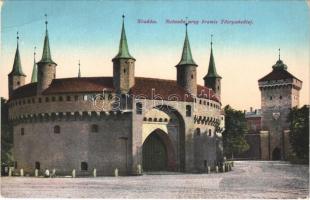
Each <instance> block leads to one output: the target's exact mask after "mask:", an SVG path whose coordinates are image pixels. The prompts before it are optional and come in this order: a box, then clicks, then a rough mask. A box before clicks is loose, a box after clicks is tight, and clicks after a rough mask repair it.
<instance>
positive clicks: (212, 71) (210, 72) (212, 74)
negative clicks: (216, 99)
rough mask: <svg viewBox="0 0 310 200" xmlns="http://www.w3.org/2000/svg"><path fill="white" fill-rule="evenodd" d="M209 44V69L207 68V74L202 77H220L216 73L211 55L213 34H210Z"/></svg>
mask: <svg viewBox="0 0 310 200" xmlns="http://www.w3.org/2000/svg"><path fill="white" fill-rule="evenodd" d="M210 44H211V53H210V60H209V69H208V74H207V75H206V76H205V77H204V78H208V77H215V78H221V76H220V75H218V74H217V72H216V67H215V61H214V57H213V35H212V34H211V43H210Z"/></svg>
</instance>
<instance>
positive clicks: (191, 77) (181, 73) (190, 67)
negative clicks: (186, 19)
mask: <svg viewBox="0 0 310 200" xmlns="http://www.w3.org/2000/svg"><path fill="white" fill-rule="evenodd" d="M187 26H188V23H186V24H185V27H186V30H185V40H184V45H183V52H182V57H181V60H180V62H179V63H178V64H177V65H176V68H177V83H178V85H180V86H181V87H183V88H184V89H185V90H186V91H188V92H189V93H191V94H192V95H194V96H196V95H197V72H196V67H197V66H198V65H197V64H196V63H195V61H194V60H193V57H192V52H191V47H190V44H189V40H188V34H187Z"/></svg>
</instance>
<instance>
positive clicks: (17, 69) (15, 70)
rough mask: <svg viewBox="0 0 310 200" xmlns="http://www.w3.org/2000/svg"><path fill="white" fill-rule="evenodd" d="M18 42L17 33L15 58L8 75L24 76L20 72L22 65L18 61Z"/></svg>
mask: <svg viewBox="0 0 310 200" xmlns="http://www.w3.org/2000/svg"><path fill="white" fill-rule="evenodd" d="M18 40H19V36H18V33H17V47H16V52H15V57H14V63H13V69H12V71H11V72H10V73H9V75H14V76H26V74H25V73H24V72H23V70H22V64H21V61H20V54H19V44H18Z"/></svg>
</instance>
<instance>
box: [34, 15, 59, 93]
mask: <svg viewBox="0 0 310 200" xmlns="http://www.w3.org/2000/svg"><path fill="white" fill-rule="evenodd" d="M45 16H46V15H45ZM45 25H46V31H45V38H44V46H43V53H42V58H41V60H40V61H39V62H38V63H37V64H38V86H37V92H38V94H40V93H42V91H43V90H45V89H46V88H48V87H49V85H50V84H51V82H52V80H53V79H55V78H56V66H57V64H56V63H55V62H54V61H53V60H52V56H51V50H50V45H49V38H48V31H47V20H46V21H45Z"/></svg>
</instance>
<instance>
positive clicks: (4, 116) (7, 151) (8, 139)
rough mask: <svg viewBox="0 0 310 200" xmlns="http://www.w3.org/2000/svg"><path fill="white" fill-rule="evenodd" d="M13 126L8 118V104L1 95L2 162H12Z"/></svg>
mask: <svg viewBox="0 0 310 200" xmlns="http://www.w3.org/2000/svg"><path fill="white" fill-rule="evenodd" d="M12 146H13V128H12V125H11V124H10V123H9V120H8V104H7V101H6V100H5V99H4V98H2V97H1V164H11V163H12V160H13V159H12V152H11V149H12Z"/></svg>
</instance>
